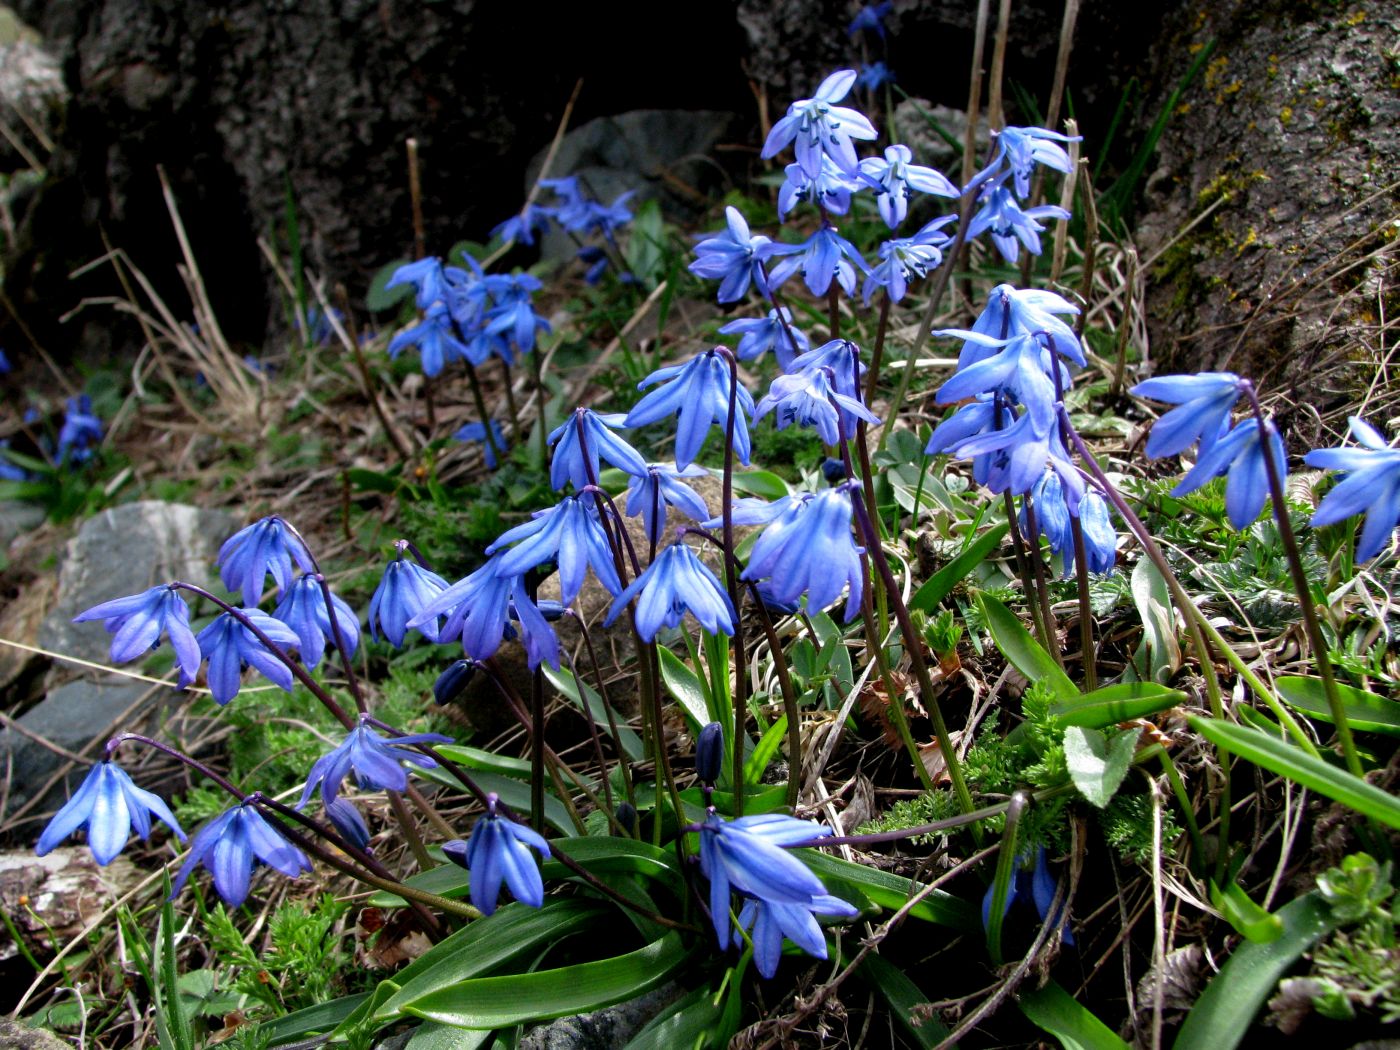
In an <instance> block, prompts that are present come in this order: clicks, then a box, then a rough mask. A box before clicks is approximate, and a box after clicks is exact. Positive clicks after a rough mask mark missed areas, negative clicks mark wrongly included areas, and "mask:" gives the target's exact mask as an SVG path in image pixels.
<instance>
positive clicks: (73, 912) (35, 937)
mask: <svg viewBox="0 0 1400 1050" xmlns="http://www.w3.org/2000/svg"><path fill="white" fill-rule="evenodd" d="M140 880H141V875H140V873H139V872H138V871H137V870H136V867H135V866H134V865H133V864H132V863H131V861H130V860H129V859H127V858H126V857H117V858H116V859H115V860H113V861H112V863H110V864H108V865H107V866H106V867H99V866H98V864H97V862H96V861H95V860H93V859H92V853H91V852H90V851H89V850H88V848H87V847H86V846H60V847H59V848H57V849H55V850H54V851H53V852H51V853H49V854H48V855H46V856H43V857H38V856H35V854H34V851H33V850H31V849H24V850H13V851H9V852H5V853H0V907H3V908H4V909H5V912H6V914H7V915H9V916H11V918H12V920H13V921H14V923H15V926H16V927H17V928H18V929H19V931H20V933H21V934H22V935H23V936H24V938H25V940H26V942H27V944H28V946H29V947H30V949H31V950H33V951H35V952H37V953H38V954H47V953H49V952H53V951H57V950H58V949H59V948H61V947H62V946H63V944H64V943H65V942H66V941H68V940H70V939H71V938H73V937H76V936H77V935H78V934H80V933H82V932H83V930H84V929H86V928H87V927H88V925H90V924H91V923H92V922H93V920H95V919H96V918H97V917H98V916H99V915H100V914H102V912H103V911H104V910H106V909H107V908H108V907H109V906H110V905H111V903H112V902H113V901H114V900H115V899H116V898H118V897H120V896H121V895H122V894H124V893H126V892H127V891H128V890H130V889H131V888H132V887H133V886H135V885H136V883H138V882H139V881H140ZM17 954H19V947H18V946H17V945H15V944H14V943H12V942H10V941H9V940H8V939H5V940H4V943H3V944H0V961H3V960H7V959H11V958H13V957H14V956H15V955H17ZM4 1046H5V1042H4V1039H3V1035H2V1034H0V1048H2V1047H4Z"/></svg>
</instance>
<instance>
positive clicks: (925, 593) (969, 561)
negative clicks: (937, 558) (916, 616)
mask: <svg viewBox="0 0 1400 1050" xmlns="http://www.w3.org/2000/svg"><path fill="white" fill-rule="evenodd" d="M1009 528H1010V526H1009V525H1008V524H1007V523H1006V522H1004V521H1003V522H1002V523H1001V524H1000V525H994V526H993V527H992V528H990V529H988V530H987V531H986V532H984V533H982V535H981V536H979V537H977V539H976V540H975V541H973V544H972V546H970V547H968V548H967V550H965V551H963V552H962V553H961V554H959V555H958V556H957V557H956V558H954V559H953V560H952V561H950V562H949V563H948V564H947V565H945V566H943V568H941V569H939V570H938V571H937V572H936V573H934V574H933V575H932V576H930V577H929V578H928V580H927V581H926V582H925V583H924V585H923V586H922V587H920V588H919V589H918V590H917V591H915V592H914V597H912V598H910V599H909V608H911V609H919V610H921V611H923V612H931V611H932V610H933V609H935V608H937V607H938V603H939V602H941V601H942V600H943V599H944V598H946V597H947V596H948V595H949V594H950V593H951V592H952V590H953V588H954V587H956V586H957V585H958V584H959V583H960V582H961V581H962V580H963V579H964V578H965V577H966V576H967V574H968V573H970V572H971V571H972V570H973V569H975V568H977V566H979V565H981V564H982V563H983V562H984V561H986V560H987V556H988V555H989V554H991V553H992V551H994V550H996V549H997V546H998V544H1000V543H1001V538H1002V537H1003V536H1005V535H1006V531H1007V529H1009Z"/></svg>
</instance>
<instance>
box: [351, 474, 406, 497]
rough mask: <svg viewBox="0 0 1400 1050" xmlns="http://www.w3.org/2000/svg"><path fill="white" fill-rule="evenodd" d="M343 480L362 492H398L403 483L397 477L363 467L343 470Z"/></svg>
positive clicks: (391, 493)
mask: <svg viewBox="0 0 1400 1050" xmlns="http://www.w3.org/2000/svg"><path fill="white" fill-rule="evenodd" d="M345 480H346V481H348V482H350V485H351V487H352V488H354V489H358V490H360V491H364V492H386V493H388V494H389V495H393V494H394V493H396V492H398V491H399V489H400V488H401V487H402V485H403V482H402V481H401V480H400V479H399V478H396V477H393V476H392V475H390V474H385V473H382V472H381V471H378V470H366V469H365V468H364V467H351V468H350V469H349V470H347V471H346V472H345Z"/></svg>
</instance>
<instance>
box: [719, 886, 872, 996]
mask: <svg viewBox="0 0 1400 1050" xmlns="http://www.w3.org/2000/svg"><path fill="white" fill-rule="evenodd" d="M859 914H860V910H859V909H858V908H853V907H852V906H851V905H849V904H847V903H846V902H845V901H843V900H842V899H841V898H840V897H833V896H831V895H830V894H826V893H821V894H817V895H816V896H814V897H813V898H812V899H811V900H809V901H808V902H807V903H805V904H788V903H784V902H782V901H767V900H759V899H756V898H752V897H751V898H749V899H748V900H746V901H744V906H743V908H742V909H740V911H739V928H740V929H744V930H752V931H753V933H752V934H751V936H752V937H753V961H754V965H755V966H756V967H758V972H759V973H760V974H762V975H763V976H764V977H772V976H773V975H774V974H775V973H777V972H778V961H779V960H780V959H781V958H782V955H783V938H784V937H786V938H787V939H788V940H790V941H792V943H793V944H795V945H797V946H798V947H799V948H801V949H802V950H803V951H804V952H806V953H807V954H808V955H811V956H813V957H815V958H817V959H825V958H826V936H825V935H824V934H823V933H822V928H821V926H819V925H818V924H817V920H816V916H818V915H833V916H839V917H840V918H843V919H852V918H855V917H856V916H857V915H859ZM734 940H735V943H736V945H737V943H738V942H739V940H740V935H739V934H738V933H737V932H736V933H735V934H734Z"/></svg>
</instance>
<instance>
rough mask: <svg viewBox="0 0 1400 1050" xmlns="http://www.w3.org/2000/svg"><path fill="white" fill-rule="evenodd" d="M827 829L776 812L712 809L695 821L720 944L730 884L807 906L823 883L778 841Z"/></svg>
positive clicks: (725, 934) (805, 838) (723, 944)
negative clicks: (729, 813)
mask: <svg viewBox="0 0 1400 1050" xmlns="http://www.w3.org/2000/svg"><path fill="white" fill-rule="evenodd" d="M830 834H831V829H830V828H828V827H825V826H823V825H821V824H818V823H816V822H815V821H810V820H798V819H796V818H795V817H788V816H784V815H783V814H781V813H759V814H755V815H753V816H748V817H739V818H738V819H736V820H723V819H721V818H720V816H719V815H718V814H717V813H715V812H714V811H713V810H712V811H711V812H710V814H709V816H708V817H707V818H706V820H705V822H704V823H703V824H701V825H700V870H701V871H702V872H704V874H705V878H707V879H709V880H710V919H711V921H712V922H713V924H714V928H715V937H716V939H717V940H718V941H719V946H720V948H721V949H724V948H728V947H729V944H730V937H731V934H730V924H729V894H730V892H731V891H732V890H737V891H738V892H739V893H743V894H746V895H747V896H749V897H753V898H756V899H757V900H761V901H763V902H765V903H769V904H793V905H797V906H798V907H808V906H810V905H811V904H812V903H813V901H814V900H815V899H816V898H819V897H823V898H824V897H825V896H826V895H827V894H826V887H825V886H823V885H822V880H821V879H819V878H817V877H816V875H814V874H812V871H811V869H810V868H808V867H807V865H805V864H803V863H802V862H801V861H800V860H798V859H797V858H796V857H794V856H793V855H792V854H791V853H789V852H788V851H787V850H786V849H784V848H783V847H784V846H793V845H797V844H798V843H803V842H811V841H812V840H813V839H818V838H822V837H824V836H826V835H830Z"/></svg>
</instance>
